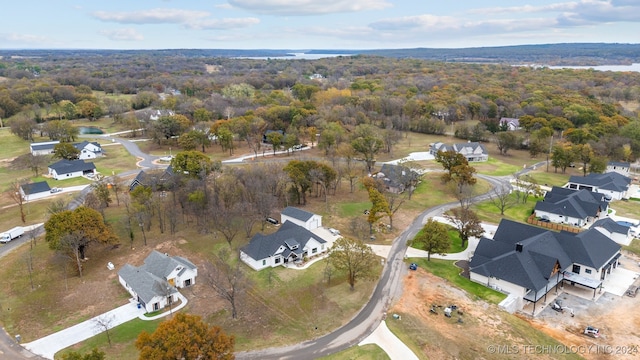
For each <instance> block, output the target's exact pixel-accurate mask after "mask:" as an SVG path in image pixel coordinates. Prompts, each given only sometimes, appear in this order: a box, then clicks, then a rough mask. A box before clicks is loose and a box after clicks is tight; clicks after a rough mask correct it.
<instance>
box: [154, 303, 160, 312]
mask: <svg viewBox="0 0 640 360" xmlns="http://www.w3.org/2000/svg"><path fill="white" fill-rule="evenodd" d="M153 310H154V311H155V310H160V304H158V303H155V304H153Z"/></svg>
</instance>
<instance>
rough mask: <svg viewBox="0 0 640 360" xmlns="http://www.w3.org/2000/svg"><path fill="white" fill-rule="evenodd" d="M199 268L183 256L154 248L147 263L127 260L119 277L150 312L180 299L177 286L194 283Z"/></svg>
mask: <svg viewBox="0 0 640 360" xmlns="http://www.w3.org/2000/svg"><path fill="white" fill-rule="evenodd" d="M196 276H198V268H197V267H196V266H195V265H194V264H193V263H192V262H191V261H189V260H187V259H185V258H183V257H180V256H169V255H168V254H163V253H161V252H159V251H156V250H153V251H152V252H151V253H150V254H149V255H148V256H147V258H146V259H145V260H144V264H143V265H142V266H139V267H135V266H133V265H130V264H125V265H124V266H123V267H122V268H121V269H120V271H118V277H119V281H120V284H121V285H122V286H123V287H124V288H125V289H126V290H127V291H128V292H129V293H130V294H131V296H132V297H133V298H134V299H136V301H137V302H138V303H140V305H141V306H143V307H144V308H145V310H146V311H147V312H152V311H157V310H160V309H162V308H164V307H165V306H167V305H169V304H171V303H173V302H174V301H177V300H178V297H177V295H176V294H177V293H178V290H177V288H184V287H187V286H191V285H194V284H195V282H196Z"/></svg>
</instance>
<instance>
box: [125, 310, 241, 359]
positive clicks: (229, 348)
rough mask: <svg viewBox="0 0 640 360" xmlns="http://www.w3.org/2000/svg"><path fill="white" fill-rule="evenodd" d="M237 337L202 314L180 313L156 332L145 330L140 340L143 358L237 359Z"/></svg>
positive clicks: (161, 325)
mask: <svg viewBox="0 0 640 360" xmlns="http://www.w3.org/2000/svg"><path fill="white" fill-rule="evenodd" d="M234 345H235V338H234V337H233V336H229V335H227V334H225V333H224V332H223V331H222V329H220V328H219V327H217V326H212V327H209V326H208V325H207V324H205V323H204V322H203V321H202V319H201V318H200V316H197V315H189V314H183V313H178V314H176V316H174V317H173V319H171V320H166V321H164V322H162V323H161V324H160V325H159V326H158V328H157V329H156V331H154V332H153V334H149V333H147V332H146V331H143V332H142V333H140V335H139V336H138V339H137V340H136V348H138V350H140V356H139V358H138V359H140V360H175V359H183V360H196V359H219V360H233V359H235V356H234V354H233V349H234Z"/></svg>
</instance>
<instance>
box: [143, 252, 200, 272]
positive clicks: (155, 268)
mask: <svg viewBox="0 0 640 360" xmlns="http://www.w3.org/2000/svg"><path fill="white" fill-rule="evenodd" d="M178 266H181V267H183V268H188V269H192V270H195V269H196V268H197V267H196V266H195V265H194V264H193V263H192V262H191V261H189V260H187V259H185V258H183V257H180V256H169V255H168V254H163V253H161V252H159V251H156V250H153V251H152V252H151V253H150V254H149V256H147V258H146V259H144V265H142V266H141V268H142V269H144V270H146V271H147V272H149V273H151V274H153V275H155V276H158V277H161V278H166V277H167V276H168V275H169V274H171V272H172V271H173V270H175V268H176V267H178Z"/></svg>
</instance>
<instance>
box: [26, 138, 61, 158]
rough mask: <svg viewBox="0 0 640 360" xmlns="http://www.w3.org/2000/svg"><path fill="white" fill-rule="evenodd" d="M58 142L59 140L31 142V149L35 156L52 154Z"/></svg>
mask: <svg viewBox="0 0 640 360" xmlns="http://www.w3.org/2000/svg"><path fill="white" fill-rule="evenodd" d="M58 144H60V141H59V140H56V141H45V142H39V143H31V144H29V149H30V151H31V155H33V156H37V155H50V154H53V148H54V147H55V146H56V145H58Z"/></svg>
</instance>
